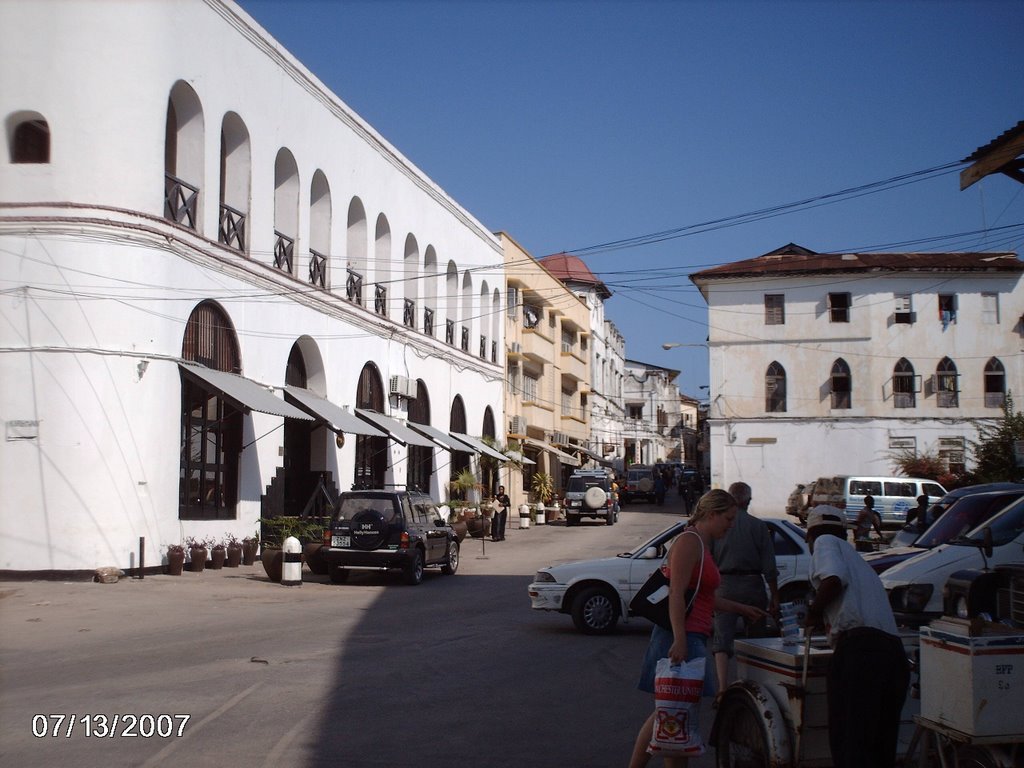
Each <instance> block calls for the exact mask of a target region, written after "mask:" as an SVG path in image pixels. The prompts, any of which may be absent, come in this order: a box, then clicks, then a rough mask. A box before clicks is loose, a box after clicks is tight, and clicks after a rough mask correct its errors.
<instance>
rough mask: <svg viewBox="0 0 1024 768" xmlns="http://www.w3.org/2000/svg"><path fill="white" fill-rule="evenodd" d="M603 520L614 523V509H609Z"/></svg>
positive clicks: (610, 523) (609, 523)
mask: <svg viewBox="0 0 1024 768" xmlns="http://www.w3.org/2000/svg"><path fill="white" fill-rule="evenodd" d="M604 521H605V523H607V524H608V525H615V510H614V509H609V510H608V511H607V512H606V513H605V516H604Z"/></svg>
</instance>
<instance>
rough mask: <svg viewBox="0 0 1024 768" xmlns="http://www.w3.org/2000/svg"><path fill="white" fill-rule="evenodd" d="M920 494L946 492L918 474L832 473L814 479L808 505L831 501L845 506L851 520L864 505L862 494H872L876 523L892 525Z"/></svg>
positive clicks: (903, 518) (900, 520)
mask: <svg viewBox="0 0 1024 768" xmlns="http://www.w3.org/2000/svg"><path fill="white" fill-rule="evenodd" d="M922 494H927V495H928V497H929V498H933V499H939V498H942V497H943V496H945V495H946V489H945V488H943V487H942V486H941V485H939V484H938V483H936V482H935V481H934V480H927V479H925V478H921V477H865V476H861V475H836V476H834V477H819V478H818V479H817V480H816V481H815V483H814V495H813V497H812V498H811V506H816V505H818V504H831V505H832V506H833V507H837V508H838V509H843V510H846V520H847V522H848V523H851V524H852V523H855V522H856V521H857V515H858V514H859V513H860V511H861V510H862V509H863V508H864V497H865V496H872V497H873V498H874V500H875V516H876V519H877V520H878V521H879V524H880V526H889V527H895V526H902V525H903V524H904V523H906V522H907V512H909V511H910V510H911V509H913V508H914V507H916V506H917V497H918V496H921V495H922Z"/></svg>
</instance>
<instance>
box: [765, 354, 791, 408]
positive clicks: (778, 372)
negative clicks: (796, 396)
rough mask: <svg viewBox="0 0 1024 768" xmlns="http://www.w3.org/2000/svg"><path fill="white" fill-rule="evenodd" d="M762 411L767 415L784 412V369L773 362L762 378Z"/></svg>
mask: <svg viewBox="0 0 1024 768" xmlns="http://www.w3.org/2000/svg"><path fill="white" fill-rule="evenodd" d="M764 409H765V410H766V411H768V413H785V412H786V369H785V368H783V367H782V366H781V365H779V363H777V362H774V361H773V362H772V364H771V365H769V366H768V372H767V373H766V374H765V376H764Z"/></svg>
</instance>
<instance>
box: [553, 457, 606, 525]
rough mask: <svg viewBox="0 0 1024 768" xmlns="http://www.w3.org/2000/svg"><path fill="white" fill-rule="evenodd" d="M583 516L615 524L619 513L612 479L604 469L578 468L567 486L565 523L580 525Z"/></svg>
mask: <svg viewBox="0 0 1024 768" xmlns="http://www.w3.org/2000/svg"><path fill="white" fill-rule="evenodd" d="M582 517H597V518H600V519H601V520H604V521H605V523H607V524H608V525H615V520H616V518H617V514H616V512H615V506H614V500H613V499H612V488H611V481H610V480H609V479H608V473H607V472H605V471H604V470H585V469H580V470H576V472H574V473H573V475H572V476H571V477H570V478H569V483H568V485H566V487H565V524H566V525H567V526H568V525H579V523H580V518H582Z"/></svg>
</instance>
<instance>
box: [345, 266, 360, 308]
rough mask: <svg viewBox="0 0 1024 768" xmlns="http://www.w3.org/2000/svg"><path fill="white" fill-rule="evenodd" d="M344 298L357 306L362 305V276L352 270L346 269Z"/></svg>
mask: <svg viewBox="0 0 1024 768" xmlns="http://www.w3.org/2000/svg"><path fill="white" fill-rule="evenodd" d="M345 272H346V274H347V277H346V278H345V298H346V299H348V300H349V301H353V302H355V303H356V304H358V305H359V306H362V305H363V276H362V275H360V274H359V273H358V272H356V271H355V270H354V269H350V268H346V269H345Z"/></svg>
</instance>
